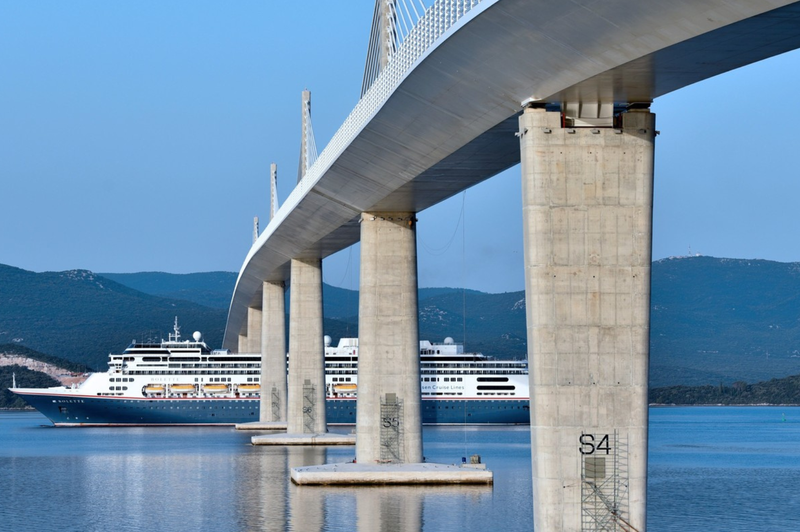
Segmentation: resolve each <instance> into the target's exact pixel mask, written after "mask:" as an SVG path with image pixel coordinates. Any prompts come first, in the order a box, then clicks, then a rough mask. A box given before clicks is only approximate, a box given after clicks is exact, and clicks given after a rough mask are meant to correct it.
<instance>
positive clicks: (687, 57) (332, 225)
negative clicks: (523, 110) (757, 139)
mask: <svg viewBox="0 0 800 532" xmlns="http://www.w3.org/2000/svg"><path fill="white" fill-rule="evenodd" d="M582 4H586V5H582ZM798 47H800V2H787V1H780V0H754V1H751V2H739V3H735V4H732V3H731V2H728V1H725V0H672V1H670V2H663V1H660V0H630V1H626V2H619V1H602V0H601V1H597V2H591V3H581V2H553V1H549V0H494V1H492V0H484V1H483V2H481V4H479V5H478V7H477V8H475V9H473V10H472V11H470V12H469V13H468V14H467V15H466V16H465V17H464V18H462V19H461V20H460V21H459V22H458V23H457V24H456V25H455V26H454V27H453V28H451V29H450V30H449V31H448V32H447V33H446V34H445V35H444V36H443V38H440V39H439V40H438V41H437V42H436V43H435V44H434V46H433V47H431V49H429V50H428V52H427V53H426V54H425V55H423V56H422V57H421V58H420V59H419V60H417V62H416V63H415V65H414V66H413V68H412V69H411V70H410V71H409V72H408V73H407V74H406V75H405V77H404V78H403V79H402V81H401V82H400V83H399V85H398V86H397V87H396V88H395V89H394V90H393V91H392V92H391V94H390V95H389V96H388V97H387V99H386V100H385V102H384V103H383V104H382V105H381V106H380V107H379V108H378V109H377V110H376V111H375V112H374V114H373V115H372V116H371V118H370V119H369V120H368V122H367V123H366V124H365V125H364V126H363V127H362V128H361V129H360V131H358V132H357V133H356V134H355V135H354V137H353V138H352V139H351V140H350V141H349V142H348V143H347V144H346V145H345V146H344V147H343V148H341V152H340V154H339V156H338V157H337V158H336V159H335V160H334V161H333V162H332V163H330V164H329V165H328V166H327V167H326V168H322V169H321V170H320V171H318V172H317V173H316V174H314V172H313V170H314V169H313V168H312V171H311V172H310V174H314V176H312V177H311V178H310V180H311V182H310V183H309V185H308V188H309V189H308V191H307V192H306V193H305V194H304V195H302V196H301V197H299V199H297V198H295V201H294V202H293V203H291V204H289V203H287V205H284V206H283V207H282V208H281V210H280V211H279V213H278V216H277V217H276V219H275V220H273V223H271V224H270V226H268V227H267V228H266V230H265V231H264V234H262V236H261V238H260V239H259V241H258V242H257V243H256V244H255V245H254V247H253V248H252V249H251V251H250V253H249V255H248V257H247V259H246V260H245V263H244V265H243V267H242V270H241V272H240V275H239V279H238V281H237V286H236V289H235V291H234V296H233V299H232V301H231V307H230V312H229V315H228V324H227V328H226V333H225V341H224V344H225V347H228V348H234V346H235V344H236V341H237V340H236V339H237V338H238V335H239V333H240V332H241V333H243V332H245V331H244V330H245V328H246V316H247V307H248V306H256V307H258V306H260V297H261V296H260V293H261V281H262V280H270V281H278V280H286V281H288V277H289V275H288V266H287V265H288V262H289V260H290V259H292V258H312V257H315V258H321V257H323V258H324V257H326V256H328V255H331V254H333V253H335V252H336V251H339V250H341V249H344V248H346V247H347V246H349V245H351V244H353V243H354V242H356V241H357V240H358V238H359V230H358V221H357V220H358V216H359V214H360V213H361V212H365V211H367V212H368V211H371V210H380V211H414V212H419V211H421V210H423V209H425V208H427V207H430V206H431V205H434V204H436V203H438V202H440V201H442V200H444V199H446V198H448V197H450V196H453V195H454V194H457V193H459V192H460V191H462V190H464V189H466V188H469V187H470V186H472V185H474V184H476V183H479V182H481V181H483V180H485V179H487V178H489V177H491V176H493V175H495V174H497V173H498V172H500V171H502V170H505V169H506V168H509V167H511V166H513V165H515V164H517V163H518V162H519V141H518V139H517V138H516V137H515V136H514V135H513V133H514V132H515V131H516V129H517V116H518V114H519V112H520V102H522V101H524V100H526V99H528V98H531V97H535V98H538V99H540V100H541V101H544V102H550V103H562V102H585V103H597V102H604V103H610V102H640V101H651V100H653V99H654V98H657V97H659V96H661V95H663V94H666V93H669V92H672V91H674V90H677V89H679V88H681V87H684V86H687V85H690V84H692V83H695V82H697V81H701V80H703V79H706V78H709V77H712V76H715V75H717V74H720V73H722V72H726V71H729V70H732V69H735V68H738V67H740V66H743V65H747V64H750V63H753V62H756V61H759V60H761V59H764V58H767V57H771V56H774V55H778V54H780V53H783V52H786V51H789V50H793V49H796V48H798ZM378 83H380V79H379V80H378ZM748 97H749V98H751V99H758V100H768V99H769V95H768V94H764V95H748ZM743 103H745V102H743ZM698 105H699V106H700V105H713V102H698Z"/></svg>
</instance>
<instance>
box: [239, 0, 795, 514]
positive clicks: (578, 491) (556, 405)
mask: <svg viewBox="0 0 800 532" xmlns="http://www.w3.org/2000/svg"><path fill="white" fill-rule="evenodd" d="M798 47H800V2H794V1H781V0H752V1H731V0H673V1H670V2H663V1H658V0H593V1H590V0H574V1H554V0H481V1H477V0H437V1H435V2H434V3H433V4H432V5H430V6H429V7H427V8H425V7H424V6H422V5H419V4H414V3H413V2H411V0H378V1H377V2H376V5H375V15H374V22H373V31H372V37H371V39H370V47H369V51H368V60H367V65H366V68H365V75H364V86H363V91H362V97H361V99H360V101H359V102H358V103H357V105H356V106H355V108H354V109H353V111H352V112H351V114H350V115H349V116H348V117H347V119H346V120H345V121H344V123H343V124H342V126H341V127H340V129H339V130H338V131H337V132H336V134H335V135H334V136H333V138H332V139H331V141H330V143H329V144H328V145H327V146H326V147H325V149H324V150H323V151H322V152H321V153H320V154H319V157H318V158H316V160H313V159H314V158H313V157H308V155H309V154H310V153H311V152H315V148H314V146H313V143H311V142H310V140H311V139H313V136H308V135H307V134H304V143H303V148H302V150H301V152H302V153H303V154H304V155H303V157H302V158H301V172H300V174H301V175H300V179H299V181H298V184H297V186H296V188H295V189H294V191H293V192H292V193H291V194H290V196H289V197H288V198H287V200H286V201H285V202H284V204H283V205H282V206H281V207H280V209H278V210H277V212H275V215H274V217H273V218H272V220H271V221H270V223H269V224H268V226H267V227H266V228H265V230H264V231H263V233H261V235H259V236H258V238H257V239H256V241H255V242H254V245H253V247H252V248H251V250H250V252H249V253H248V255H247V257H246V258H245V261H244V264H243V266H242V269H241V271H240V273H239V277H238V280H237V284H236V288H235V291H234V295H233V298H232V301H231V306H230V311H229V316H228V322H227V326H226V331H225V339H224V347H226V348H229V349H232V350H238V351H250V352H253V351H255V352H258V351H261V352H262V356H263V361H264V362H263V367H264V368H265V369H264V378H263V380H262V390H263V393H262V420H273V421H287V422H288V425H289V432H293V431H294V432H324V431H325V422H324V421H325V420H324V392H323V391H322V390H324V382H323V381H321V380H320V379H321V375H322V371H323V369H322V368H323V366H322V335H323V332H322V324H321V320H322V311H321V260H322V259H323V258H325V257H327V256H329V255H331V254H333V253H335V252H337V251H339V250H341V249H344V248H346V247H348V246H350V245H351V244H353V243H355V242H357V241H361V253H362V258H361V264H362V266H361V267H362V270H361V288H360V303H359V304H360V307H359V319H360V322H359V329H360V343H361V350H360V352H361V354H360V361H359V395H358V397H359V398H358V401H359V402H358V426H357V430H356V434H357V457H358V461H359V462H360V463H366V462H373V461H376V460H380V459H381V458H380V456H381V454H380V453H381V449H382V447H381V446H382V442H381V436H380V427H379V426H378V425H379V423H378V421H379V419H380V418H381V416H382V413H385V412H387V411H389V410H387V409H394V410H392V411H399V412H402V415H401V420H402V421H401V423H402V427H403V430H402V433H403V436H402V438H400V443H398V448H397V449H395V457H396V458H397V460H398V461H400V462H404V463H412V462H418V461H421V456H422V453H421V449H422V444H421V436H420V434H421V428H420V423H419V373H418V372H419V368H418V360H417V339H418V335H417V329H416V311H417V303H416V288H417V287H416V244H415V224H416V219H415V216H414V215H415V213H417V212H420V211H422V210H424V209H426V208H427V207H430V206H432V205H435V204H436V203H438V202H440V201H442V200H444V199H446V198H448V197H450V196H452V195H454V194H457V193H458V192H460V191H462V190H464V189H466V188H469V187H470V186H472V185H474V184H476V183H479V182H481V181H483V180H485V179H488V178H490V177H491V176H493V175H495V174H497V173H499V172H501V171H503V170H505V169H507V168H509V167H510V166H513V165H516V164H518V163H520V162H521V163H522V180H523V198H522V208H523V211H524V217H523V218H524V224H525V227H524V230H525V255H526V258H525V269H526V299H527V313H528V337H529V352H528V358H529V365H530V380H531V442H532V447H533V476H534V479H533V480H534V501H533V502H534V519H535V527H536V530H578V529H579V528H581V527H583V528H581V529H582V530H601V529H602V530H605V529H606V528H602V526H605V525H603V524H602V523H613V526H615V527H617V528H608V529H619V530H643V529H644V527H645V501H646V471H647V371H648V355H649V354H648V335H649V278H650V258H651V242H650V241H651V231H652V229H651V212H652V180H653V146H654V141H655V136H656V134H657V131H656V127H655V116H654V115H653V114H652V113H650V112H649V106H650V104H651V102H652V101H653V100H654V99H655V98H658V97H659V96H662V95H664V94H667V93H669V92H671V91H674V90H678V89H680V88H682V87H685V86H687V85H690V84H692V83H695V82H698V81H701V80H703V79H706V78H709V77H711V76H714V75H717V74H720V73H722V72H726V71H729V70H732V69H735V68H738V67H741V66H744V65H747V64H750V63H753V62H756V61H759V60H761V59H764V58H767V57H771V56H774V55H777V54H780V53H783V52H786V51H789V50H793V49H796V48H798ZM748 103H749V102H746V101H743V105H747V104H748ZM305 105H306V104H305V103H304V109H305V108H306V107H305ZM704 105H713V102H698V106H697V109H693V110H691V111H692V112H702V107H703V106H704ZM687 112H688V110H687ZM312 160H313V164H311V162H312ZM289 285H291V292H290V295H291V304H290V313H291V314H290V333H289V352H290V365H291V367H292V368H293V369H295V370H296V371H290V372H289V377H288V378H289V381H288V384H287V383H286V382H285V375H284V379H283V382H281V379H280V378H275V377H274V375H277V374H279V373H281V370H280V368H281V367H282V364H283V357H284V354H285V344H286V339H285V335H284V332H283V327H284V322H283V319H284V318H283V315H284V307H283V294H284V290H285V288H286V287H287V286H289ZM415 365H416V373H415ZM270 368H271V369H270ZM293 374H294V375H293ZM270 375H272V377H271V376H270ZM320 386H322V387H320ZM267 389H269V390H272V393H269V392H268V391H267ZM415 394H416V397H415ZM321 396H323V397H322V399H321V400H322V403H320V397H321ZM320 404H321V405H322V406H321V407H320ZM264 416H267V418H269V419H265V418H264ZM284 416H285V418H284ZM304 416H305V417H304ZM281 418H283V419H281ZM383 444H385V442H383ZM384 447H385V445H384ZM620 493H621V494H622V495H620ZM609 494H614V497H616V498H613V499H612V498H610V495H609Z"/></svg>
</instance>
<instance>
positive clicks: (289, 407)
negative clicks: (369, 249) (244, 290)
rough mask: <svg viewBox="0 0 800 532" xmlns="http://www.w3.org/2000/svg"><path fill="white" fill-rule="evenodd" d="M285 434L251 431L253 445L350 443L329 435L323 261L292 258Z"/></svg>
mask: <svg viewBox="0 0 800 532" xmlns="http://www.w3.org/2000/svg"><path fill="white" fill-rule="evenodd" d="M291 283H292V286H291V291H290V298H289V371H288V378H287V401H286V434H270V435H266V436H253V437H252V438H251V440H250V441H251V442H252V443H253V445H352V444H353V443H354V442H355V438H354V437H352V436H348V435H339V434H328V424H327V419H326V415H325V397H326V391H325V347H324V345H323V330H322V260H321V259H306V260H302V259H292V262H291Z"/></svg>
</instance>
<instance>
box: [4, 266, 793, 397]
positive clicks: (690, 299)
mask: <svg viewBox="0 0 800 532" xmlns="http://www.w3.org/2000/svg"><path fill="white" fill-rule="evenodd" d="M107 275H109V276H110V277H113V278H114V279H117V280H118V281H119V283H118V282H115V281H113V280H111V279H106V278H103V277H100V276H98V275H95V274H92V273H91V272H88V271H84V270H77V271H70V272H47V273H33V272H27V271H24V270H20V269H18V268H13V267H10V266H0V301H2V302H3V304H2V305H0V344H13V345H22V346H26V347H30V348H33V349H36V350H39V351H43V352H47V353H52V354H54V355H58V356H61V357H64V358H68V359H69V360H72V361H75V362H82V363H84V364H88V365H90V366H92V367H94V368H97V369H103V368H105V365H106V356H107V354H108V353H109V352H110V351H119V350H121V349H123V348H124V347H125V346H126V345H127V344H128V343H129V342H130V341H131V340H132V339H134V338H136V339H146V338H153V339H160V338H163V337H166V335H167V333H168V332H169V331H170V330H171V328H172V320H173V318H174V316H176V315H177V316H178V317H179V319H180V323H181V325H182V327H183V332H184V335H185V337H188V335H189V334H190V333H191V331H194V330H200V331H202V332H203V333H204V335H205V338H206V340H207V341H208V343H209V345H211V346H213V347H219V346H220V345H221V342H222V334H223V330H224V327H225V320H226V318H227V307H228V304H229V301H230V296H231V293H232V291H233V288H234V284H235V280H236V274H233V273H229V272H211V273H197V274H189V275H173V274H165V273H159V272H148V273H139V274H107ZM120 283H124V284H128V285H129V286H123V284H120ZM137 288H138V289H137ZM144 292H150V293H144ZM419 294H420V295H419V311H420V316H419V324H420V339H427V340H431V341H442V340H443V339H444V338H445V337H447V336H451V337H453V338H454V339H455V340H456V341H458V342H461V341H464V340H465V341H466V342H465V343H466V349H468V350H474V351H481V352H483V353H486V354H488V355H493V356H498V357H508V358H523V357H525V356H526V350H527V347H526V337H527V333H526V323H525V297H524V292H522V291H520V292H510V293H505V294H486V293H482V292H477V291H472V290H466V291H465V290H461V289H456V288H422V289H420V292H419ZM164 295H171V296H172V297H171V298H165V297H161V296H164ZM197 301H205V302H207V303H208V304H209V305H213V308H212V307H209V306H202V305H199V304H197V303H196V302H197ZM287 303H288V293H287ZM323 308H324V313H325V317H326V318H325V324H324V329H325V333H326V334H328V335H330V336H331V337H333V339H334V342H336V341H337V340H338V338H340V337H342V336H357V335H358V318H357V314H358V292H357V291H355V290H347V289H344V288H336V287H332V286H329V285H324V287H323ZM287 325H288V320H287ZM465 333H466V335H465ZM650 333H651V334H650V345H651V349H650V369H651V371H650V381H651V385H652V386H655V387H663V386H672V385H690V386H691V385H707V384H708V385H715V386H718V385H719V383H723V385H724V386H730V385H731V384H732V383H733V382H736V381H745V382H754V381H767V380H769V379H772V378H782V377H786V376H788V375H795V374H798V373H800V264H798V263H789V264H786V263H778V262H770V261H764V260H743V259H718V258H713V257H685V258H675V259H664V260H659V261H656V262H654V263H653V268H652V290H651V330H650Z"/></svg>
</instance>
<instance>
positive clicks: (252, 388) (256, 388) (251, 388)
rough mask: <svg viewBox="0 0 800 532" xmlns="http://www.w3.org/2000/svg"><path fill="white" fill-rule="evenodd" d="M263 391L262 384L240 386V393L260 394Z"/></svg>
mask: <svg viewBox="0 0 800 532" xmlns="http://www.w3.org/2000/svg"><path fill="white" fill-rule="evenodd" d="M260 391H261V385H260V384H240V385H239V393H258V392H260Z"/></svg>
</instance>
